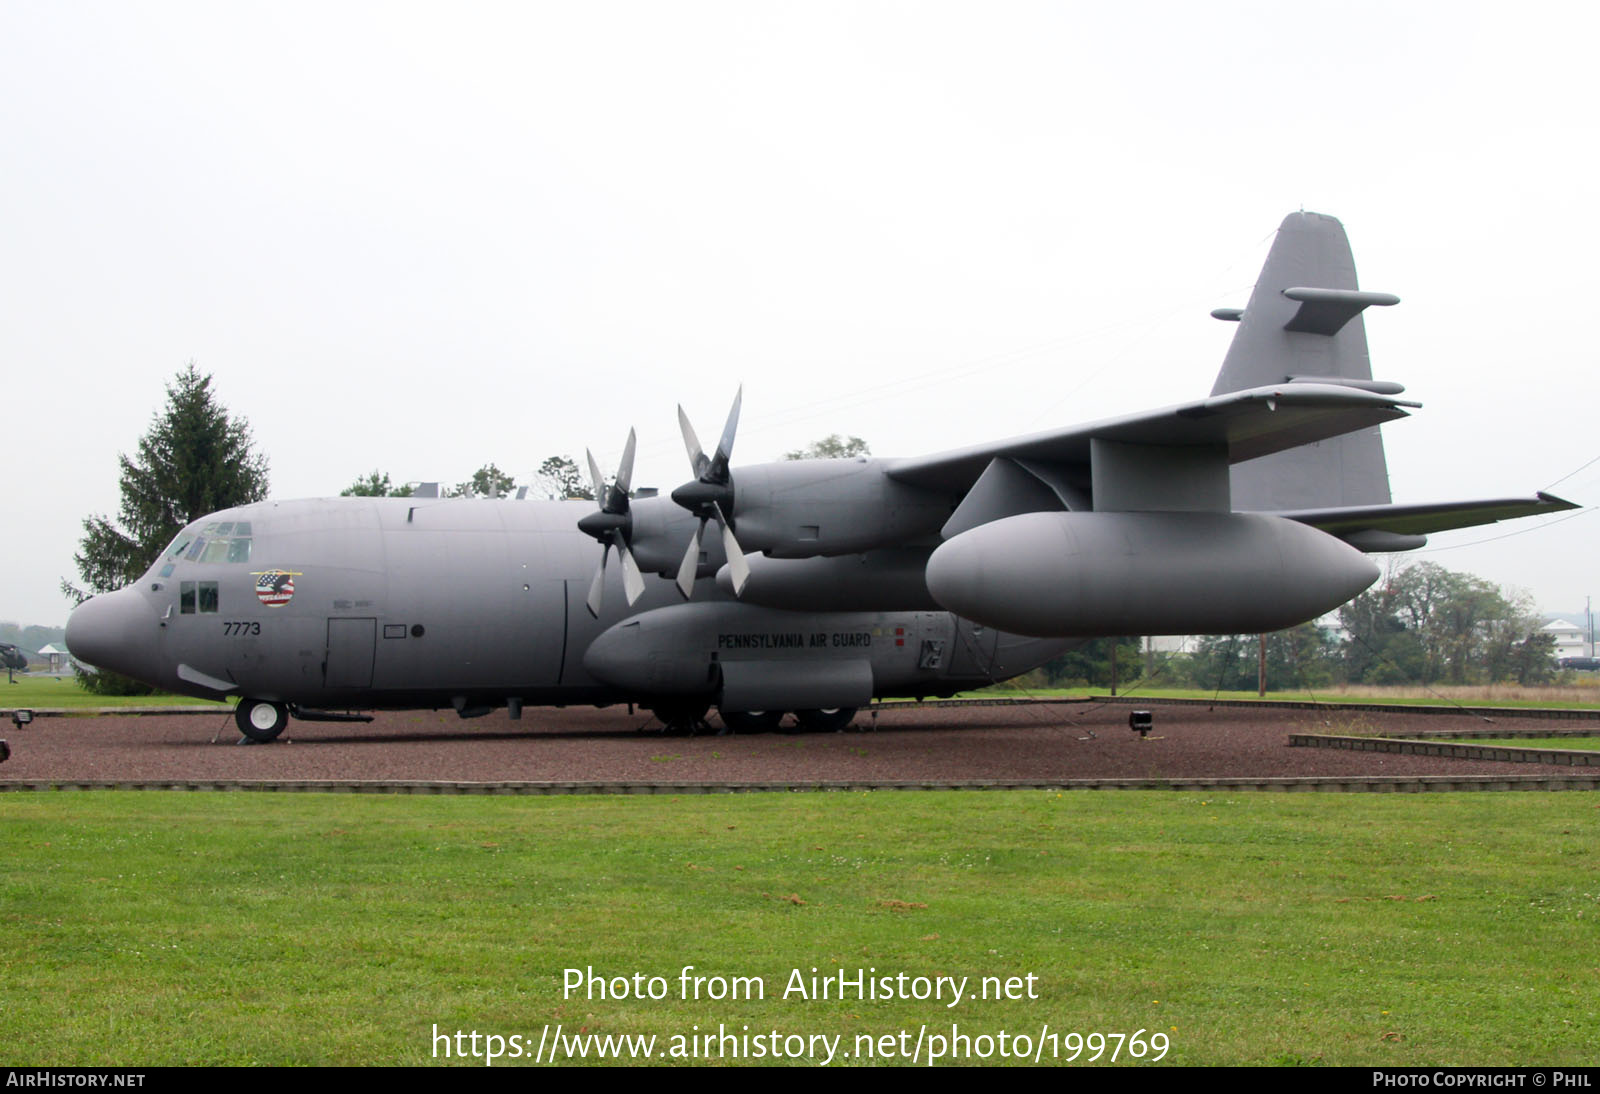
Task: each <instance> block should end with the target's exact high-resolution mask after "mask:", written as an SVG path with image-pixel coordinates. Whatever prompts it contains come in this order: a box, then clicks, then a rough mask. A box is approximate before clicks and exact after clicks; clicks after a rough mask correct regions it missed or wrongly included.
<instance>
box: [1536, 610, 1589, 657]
mask: <svg viewBox="0 0 1600 1094" xmlns="http://www.w3.org/2000/svg"><path fill="white" fill-rule="evenodd" d="M1539 633H1540V634H1548V635H1550V636H1551V637H1552V638H1554V639H1555V640H1556V648H1555V650H1554V651H1553V653H1554V655H1555V657H1556V660H1558V661H1559V660H1560V659H1562V658H1563V657H1592V656H1594V652H1593V651H1592V650H1590V649H1589V632H1588V631H1587V630H1586V629H1585V628H1583V627H1580V626H1578V625H1577V624H1576V623H1568V622H1567V621H1566V620H1565V619H1552V620H1551V621H1550V622H1548V623H1546V624H1545V625H1544V626H1542V627H1540V628H1539Z"/></svg>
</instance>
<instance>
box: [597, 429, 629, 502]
mask: <svg viewBox="0 0 1600 1094" xmlns="http://www.w3.org/2000/svg"><path fill="white" fill-rule="evenodd" d="M635 439H636V438H635V437H634V433H633V430H631V429H630V430H628V443H627V444H626V445H624V446H623V449H622V463H621V464H620V465H618V467H617V481H616V483H615V484H614V486H613V487H612V489H614V490H616V491H617V492H618V494H619V495H620V496H621V497H622V499H623V504H624V505H625V504H627V500H626V499H627V497H628V494H629V493H630V492H631V491H632V490H633V448H634V441H635ZM599 496H600V495H599V494H596V495H595V497H599Z"/></svg>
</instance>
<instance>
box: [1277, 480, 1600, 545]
mask: <svg viewBox="0 0 1600 1094" xmlns="http://www.w3.org/2000/svg"><path fill="white" fill-rule="evenodd" d="M1577 508H1578V505H1577V504H1576V503H1575V502H1570V501H1567V500H1566V499H1565V498H1558V497H1556V496H1555V495H1554V494H1546V493H1543V492H1540V493H1538V494H1536V495H1535V496H1533V497H1531V498H1490V499H1478V500H1475V501H1450V502H1435V503H1432V504H1424V505H1346V506H1338V507H1335V508H1331V509H1299V510H1292V511H1279V512H1277V513H1274V514H1273V515H1274V516H1280V517H1287V518H1289V519H1290V520H1297V521H1299V522H1300V523H1301V524H1309V525H1311V526H1312V527H1313V528H1318V529H1321V530H1322V531H1324V532H1327V533H1328V534H1329V535H1334V536H1338V537H1339V538H1340V539H1343V540H1346V541H1347V542H1349V543H1350V544H1351V545H1352V546H1355V547H1362V548H1363V549H1365V550H1382V549H1389V550H1392V549H1394V548H1393V547H1390V548H1382V547H1379V546H1377V544H1379V543H1382V542H1384V540H1383V537H1371V538H1370V539H1368V538H1367V537H1365V536H1364V535H1363V534H1364V533H1367V532H1382V533H1387V534H1388V535H1389V536H1396V537H1404V536H1425V535H1428V534H1429V533H1431V532H1447V531H1449V530H1451V529H1453V528H1474V527H1477V526H1478V525H1482V524H1494V523H1496V522H1497V521H1502V520H1514V519H1516V518H1517V517H1531V516H1544V515H1548V514H1550V513H1559V512H1562V511H1563V510H1567V509H1577ZM1364 540H1365V541H1366V542H1368V543H1371V544H1372V546H1364ZM1390 542H1397V541H1390ZM1414 546H1420V544H1415V545H1414Z"/></svg>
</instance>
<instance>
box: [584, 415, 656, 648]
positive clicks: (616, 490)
mask: <svg viewBox="0 0 1600 1094" xmlns="http://www.w3.org/2000/svg"><path fill="white" fill-rule="evenodd" d="M633 448H634V433H633V430H631V429H630V430H628V443H627V445H626V447H624V448H623V450H622V464H621V466H619V467H618V468H617V477H616V479H615V480H613V482H612V483H611V485H610V486H607V485H606V481H605V477H604V476H603V475H601V474H600V465H599V464H597V463H595V461H594V453H593V452H590V451H588V450H585V451H584V455H585V456H587V457H588V458H589V477H590V479H591V480H592V481H593V483H594V497H595V501H597V502H598V503H599V505H600V509H599V511H598V512H595V513H590V514H589V515H588V516H586V517H584V518H583V519H582V520H580V521H579V522H578V528H579V529H580V530H581V531H583V532H586V533H587V534H589V535H591V536H593V537H594V538H595V539H597V540H599V541H600V567H599V569H597V570H595V572H594V580H593V581H591V582H590V583H589V598H588V600H587V601H585V603H587V604H588V606H589V614H590V615H592V616H594V617H595V618H596V619H599V618H600V598H601V595H602V593H603V591H604V589H605V583H606V556H607V555H608V554H609V553H610V552H611V548H613V547H615V548H616V549H617V557H618V558H620V559H621V560H622V588H623V592H624V593H625V594H626V596H627V598H628V603H629V604H632V603H633V602H634V601H636V600H638V599H639V597H641V596H643V595H644V577H643V576H642V575H641V574H640V573H639V564H638V563H637V562H635V561H634V559H633V552H632V551H630V550H628V538H629V536H630V535H632V533H633V514H632V513H630V512H629V511H628V491H629V488H630V486H631V485H632V482H633Z"/></svg>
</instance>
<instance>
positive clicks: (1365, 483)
mask: <svg viewBox="0 0 1600 1094" xmlns="http://www.w3.org/2000/svg"><path fill="white" fill-rule="evenodd" d="M1397 301H1398V298H1397V297H1393V296H1389V295H1387V294H1384V293H1371V292H1362V291H1360V289H1359V287H1358V286H1357V284H1356V265H1355V259H1354V257H1352V255H1351V253H1350V241H1349V240H1348V239H1347V238H1346V237H1345V234H1344V226H1343V225H1342V224H1340V223H1339V222H1338V221H1337V220H1336V219H1334V218H1333V217H1330V216H1323V215H1322V214H1320V213H1291V214H1289V216H1287V217H1285V218H1284V221H1283V224H1282V225H1281V226H1280V227H1279V228H1278V237H1277V239H1276V240H1275V241H1274V242H1273V244H1272V250H1271V251H1270V252H1269V253H1268V255H1267V262H1266V265H1265V266H1263V267H1262V268H1261V277H1260V278H1259V279H1258V280H1257V281H1256V287H1255V291H1254V292H1252V293H1251V294H1250V303H1249V304H1248V305H1247V306H1246V307H1245V309H1244V311H1243V312H1242V313H1240V312H1239V311H1237V310H1234V309H1218V310H1217V311H1216V312H1213V313H1212V314H1213V315H1215V316H1216V317H1217V318H1219V319H1227V320H1234V321H1237V322H1238V323H1239V330H1238V333H1236V334H1235V335H1234V336H1233V343H1232V344H1231V345H1230V346H1229V347H1228V356H1227V357H1226V358H1225V359H1224V360H1223V362H1222V371H1221V372H1220V373H1219V374H1218V375H1217V382H1216V386H1214V387H1213V388H1212V389H1211V393H1212V394H1213V395H1220V394H1222V393H1224V392H1229V391H1239V390H1242V389H1244V388H1252V387H1265V386H1269V385H1273V384H1282V383H1286V382H1289V381H1290V380H1291V379H1293V378H1296V377H1300V378H1304V379H1308V380H1310V379H1318V380H1320V381H1322V382H1327V383H1337V382H1340V381H1344V382H1347V383H1349V382H1354V383H1359V384H1362V385H1363V386H1365V385H1367V384H1370V382H1371V380H1372V364H1371V361H1370V360H1369V358H1368V356H1367V330H1366V325H1365V323H1364V322H1363V321H1362V316H1361V312H1362V310H1363V309H1364V308H1367V307H1369V306H1372V305H1380V306H1381V305H1387V304H1394V303H1396V302H1397ZM1232 497H1233V507H1234V508H1235V509H1236V510H1256V511H1259V510H1277V509H1304V508H1313V507H1330V506H1340V505H1386V504H1388V503H1389V500H1390V498H1389V469H1388V465H1387V463H1386V462H1385V461H1384V456H1383V438H1382V437H1380V436H1379V434H1378V429H1377V427H1376V426H1374V427H1372V428H1371V429H1365V430H1362V431H1361V432H1359V433H1351V434H1347V435H1345V436H1342V437H1335V438H1332V439H1331V440H1326V441H1320V442H1318V443H1316V444H1309V445H1303V446H1301V447H1299V448H1294V449H1290V450H1288V451H1285V452H1278V453H1275V454H1273V455H1271V456H1263V457H1261V458H1260V459H1256V460H1248V461H1246V462H1244V463H1239V464H1235V465H1234V466H1233V469H1232Z"/></svg>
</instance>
